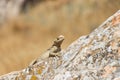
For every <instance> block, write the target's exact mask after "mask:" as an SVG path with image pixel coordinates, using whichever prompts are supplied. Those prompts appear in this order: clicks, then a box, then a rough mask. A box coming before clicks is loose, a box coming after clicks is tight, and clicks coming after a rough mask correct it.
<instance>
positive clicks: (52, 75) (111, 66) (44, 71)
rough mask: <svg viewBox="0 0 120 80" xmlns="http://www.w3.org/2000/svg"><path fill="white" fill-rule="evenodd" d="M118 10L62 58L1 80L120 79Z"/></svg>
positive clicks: (119, 23) (72, 46) (62, 52)
mask: <svg viewBox="0 0 120 80" xmlns="http://www.w3.org/2000/svg"><path fill="white" fill-rule="evenodd" d="M119 19H120V11H118V12H116V13H115V14H114V15H113V16H111V17H110V18H108V19H107V20H106V21H105V22H104V23H103V24H102V25H100V26H99V27H98V28H97V29H95V30H94V31H93V32H92V33H90V34H89V35H86V36H82V37H80V38H79V39H78V40H76V41H75V42H73V43H72V44H71V45H70V46H69V47H68V48H67V49H65V50H63V51H61V54H62V56H61V57H52V58H51V57H48V58H47V59H45V60H41V61H39V62H37V64H36V65H34V66H32V67H27V68H25V69H24V70H22V71H20V72H16V73H10V74H7V75H3V76H1V77H0V80H7V79H8V80H119V79H120V20H119Z"/></svg>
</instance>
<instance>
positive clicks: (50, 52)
mask: <svg viewBox="0 0 120 80" xmlns="http://www.w3.org/2000/svg"><path fill="white" fill-rule="evenodd" d="M63 41H64V36H63V35H60V36H58V37H57V38H56V39H55V40H54V42H53V44H52V46H51V47H50V48H49V49H47V50H46V51H45V52H44V53H43V54H41V55H40V57H38V58H37V59H35V60H33V61H32V62H31V63H30V65H29V67H30V66H32V65H35V64H36V63H37V62H39V61H40V60H43V59H46V58H49V57H56V56H58V57H60V56H61V54H60V51H61V44H62V42H63Z"/></svg>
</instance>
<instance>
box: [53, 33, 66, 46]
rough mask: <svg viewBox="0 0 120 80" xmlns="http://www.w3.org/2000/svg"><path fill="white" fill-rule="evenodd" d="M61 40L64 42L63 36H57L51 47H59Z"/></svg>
mask: <svg viewBox="0 0 120 80" xmlns="http://www.w3.org/2000/svg"><path fill="white" fill-rule="evenodd" d="M63 40H64V36H63V35H60V36H58V37H57V38H56V39H55V40H54V44H53V46H58V47H60V45H61V44H62V42H63Z"/></svg>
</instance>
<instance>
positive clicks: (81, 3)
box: [0, 0, 120, 74]
mask: <svg viewBox="0 0 120 80" xmlns="http://www.w3.org/2000/svg"><path fill="white" fill-rule="evenodd" d="M119 3H120V1H119V0H116V1H114V0H101V1H96V0H70V1H69V0H56V1H46V2H45V3H41V4H40V5H38V6H36V7H35V8H33V9H30V10H29V11H28V13H26V14H21V15H19V16H18V17H17V18H16V19H14V20H11V21H10V22H9V23H8V24H5V25H4V27H2V28H1V29H0V45H1V46H0V59H1V61H0V74H4V73H7V72H10V71H13V70H19V69H22V68H24V67H25V66H27V65H28V64H29V62H30V61H31V60H33V59H34V58H36V57H37V56H39V55H40V53H41V52H44V51H45V50H46V49H47V48H48V47H49V46H50V45H51V44H52V41H53V39H54V38H55V37H56V36H58V35H60V34H62V35H64V36H65V38H66V40H65V42H64V44H63V48H65V47H67V46H68V45H69V44H70V43H71V42H72V41H74V40H75V39H77V38H78V37H79V36H81V35H85V34H88V33H90V32H91V31H92V30H93V29H94V28H95V27H98V25H100V24H101V23H102V22H103V21H104V20H105V19H106V18H108V17H109V16H110V15H112V14H113V13H115V12H116V11H117V10H118V9H119V8H120V6H119Z"/></svg>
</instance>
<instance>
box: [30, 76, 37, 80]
mask: <svg viewBox="0 0 120 80" xmlns="http://www.w3.org/2000/svg"><path fill="white" fill-rule="evenodd" d="M37 79H38V78H37V77H36V76H35V75H32V76H31V79H30V80H37Z"/></svg>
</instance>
